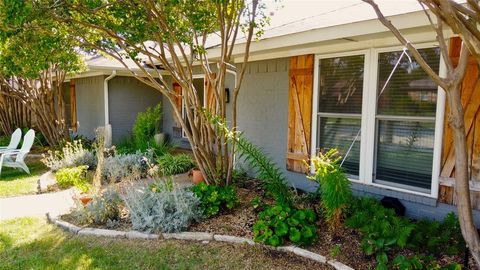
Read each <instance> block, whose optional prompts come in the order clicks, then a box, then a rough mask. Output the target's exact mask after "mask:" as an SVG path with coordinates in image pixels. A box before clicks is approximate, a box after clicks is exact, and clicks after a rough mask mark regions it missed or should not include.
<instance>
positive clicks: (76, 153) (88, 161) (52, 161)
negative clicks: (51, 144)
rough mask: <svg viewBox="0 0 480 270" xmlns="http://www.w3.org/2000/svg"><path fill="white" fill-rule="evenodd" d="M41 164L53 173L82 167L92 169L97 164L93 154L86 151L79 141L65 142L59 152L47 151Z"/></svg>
mask: <svg viewBox="0 0 480 270" xmlns="http://www.w3.org/2000/svg"><path fill="white" fill-rule="evenodd" d="M42 162H43V163H44V164H45V166H47V167H49V168H50V169H52V170H53V171H57V170H60V169H63V168H70V167H75V166H83V165H85V166H88V169H92V168H94V167H95V166H96V163H97V161H96V158H95V155H94V153H93V152H92V151H90V150H88V149H86V148H85V147H84V146H83V143H82V141H80V140H75V141H73V142H67V143H66V144H65V145H64V146H63V147H62V149H61V150H59V151H51V150H49V151H48V152H47V155H46V156H44V157H43V159H42Z"/></svg>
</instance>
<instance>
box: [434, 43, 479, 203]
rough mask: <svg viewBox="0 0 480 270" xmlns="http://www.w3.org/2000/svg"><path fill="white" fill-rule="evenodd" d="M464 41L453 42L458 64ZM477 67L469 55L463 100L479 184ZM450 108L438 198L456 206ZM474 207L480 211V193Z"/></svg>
mask: <svg viewBox="0 0 480 270" xmlns="http://www.w3.org/2000/svg"><path fill="white" fill-rule="evenodd" d="M460 47H461V39H460V38H452V39H451V40H450V48H449V49H450V58H451V59H452V62H453V63H454V64H456V62H458V58H459V55H460ZM479 75H480V74H479V69H478V64H477V62H476V60H475V59H474V57H471V56H470V59H469V61H468V67H467V72H466V74H465V77H464V79H463V82H462V89H461V99H462V106H463V109H464V113H465V115H464V119H465V132H466V134H467V150H468V163H469V164H468V169H469V174H470V177H471V180H473V181H480V81H479V80H478V78H479ZM448 115H449V108H448V104H447V107H446V109H445V120H444V121H445V122H444V134H443V148H442V170H441V174H440V176H441V185H440V194H439V198H440V201H441V202H444V203H449V204H452V203H453V204H455V198H454V185H453V183H454V181H453V177H455V149H454V146H453V132H452V130H451V129H450V127H449V124H448ZM472 201H473V206H474V208H476V209H480V193H479V192H472Z"/></svg>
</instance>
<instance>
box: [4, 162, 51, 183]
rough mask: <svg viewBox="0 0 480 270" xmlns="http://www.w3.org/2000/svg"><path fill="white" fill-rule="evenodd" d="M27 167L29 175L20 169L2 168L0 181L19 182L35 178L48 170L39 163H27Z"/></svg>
mask: <svg viewBox="0 0 480 270" xmlns="http://www.w3.org/2000/svg"><path fill="white" fill-rule="evenodd" d="M27 166H28V168H29V169H30V174H28V173H26V172H24V171H23V170H21V169H13V168H2V174H1V175H0V181H2V182H7V181H14V180H21V179H24V178H28V177H32V176H36V175H38V176H40V175H41V174H42V173H44V172H46V171H47V170H48V168H47V167H46V166H45V165H44V164H43V163H42V162H40V161H31V162H27Z"/></svg>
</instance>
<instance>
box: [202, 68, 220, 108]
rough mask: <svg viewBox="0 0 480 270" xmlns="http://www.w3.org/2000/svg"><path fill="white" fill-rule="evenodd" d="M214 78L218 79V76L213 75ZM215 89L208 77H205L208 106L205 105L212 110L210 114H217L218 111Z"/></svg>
mask: <svg viewBox="0 0 480 270" xmlns="http://www.w3.org/2000/svg"><path fill="white" fill-rule="evenodd" d="M212 76H213V77H214V78H215V77H216V74H212ZM214 91H215V88H213V84H212V82H210V80H209V79H208V76H207V75H205V90H204V93H205V97H206V98H205V99H206V100H205V101H206V104H205V107H206V108H207V109H209V110H210V112H213V113H214V112H216V109H217V106H216V105H217V101H216V99H215V93H214Z"/></svg>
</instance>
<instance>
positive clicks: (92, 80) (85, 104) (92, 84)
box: [75, 76, 105, 138]
mask: <svg viewBox="0 0 480 270" xmlns="http://www.w3.org/2000/svg"><path fill="white" fill-rule="evenodd" d="M103 80H104V76H95V77H87V78H79V79H75V92H76V99H77V100H76V101H77V121H78V123H79V126H78V130H77V133H78V134H81V135H84V136H86V137H88V138H93V137H94V136H95V129H96V128H97V127H99V126H103V125H105V107H104V104H105V102H104V96H103Z"/></svg>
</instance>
